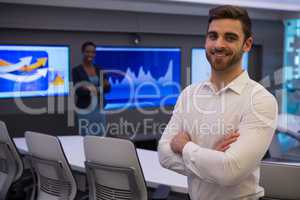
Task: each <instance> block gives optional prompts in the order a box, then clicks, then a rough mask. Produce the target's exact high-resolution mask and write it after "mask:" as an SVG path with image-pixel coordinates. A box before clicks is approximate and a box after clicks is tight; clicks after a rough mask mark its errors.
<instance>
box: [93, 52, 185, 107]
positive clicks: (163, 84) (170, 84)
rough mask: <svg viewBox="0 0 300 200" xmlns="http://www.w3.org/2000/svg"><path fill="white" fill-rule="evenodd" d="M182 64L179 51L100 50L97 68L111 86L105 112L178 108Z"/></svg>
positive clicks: (106, 97)
mask: <svg viewBox="0 0 300 200" xmlns="http://www.w3.org/2000/svg"><path fill="white" fill-rule="evenodd" d="M180 62H181V50H180V49H179V48H141V47H97V52H96V59H95V65H96V66H98V67H100V68H102V69H104V74H105V77H106V79H107V80H108V82H109V83H110V85H111V90H110V92H109V93H107V94H106V95H105V97H104V98H105V102H106V105H105V109H120V108H143V107H160V106H172V105H175V103H176V100H177V97H178V95H179V93H180V66H181V63H180Z"/></svg>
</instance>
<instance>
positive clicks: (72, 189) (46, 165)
mask: <svg viewBox="0 0 300 200" xmlns="http://www.w3.org/2000/svg"><path fill="white" fill-rule="evenodd" d="M25 139H26V143H27V146H28V150H29V153H30V156H29V157H28V159H29V160H30V164H31V167H32V170H33V171H34V173H35V174H36V180H35V184H36V188H37V197H36V200H73V199H75V197H76V194H77V185H76V182H75V179H74V177H73V175H72V172H71V169H70V166H69V163H68V161H67V159H66V157H65V154H64V151H63V149H62V146H61V143H60V141H59V140H58V138H57V137H54V136H50V135H45V134H41V133H35V132H26V133H25Z"/></svg>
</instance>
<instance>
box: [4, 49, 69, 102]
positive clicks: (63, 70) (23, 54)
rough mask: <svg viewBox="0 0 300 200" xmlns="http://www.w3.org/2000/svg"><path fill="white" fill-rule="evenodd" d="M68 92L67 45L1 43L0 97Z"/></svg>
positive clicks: (51, 94) (63, 93)
mask: <svg viewBox="0 0 300 200" xmlns="http://www.w3.org/2000/svg"><path fill="white" fill-rule="evenodd" d="M68 93H69V47H68V46H29V45H0V98H11V97H29V96H56V95H67V94H68Z"/></svg>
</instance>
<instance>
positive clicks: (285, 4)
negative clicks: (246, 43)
mask: <svg viewBox="0 0 300 200" xmlns="http://www.w3.org/2000/svg"><path fill="white" fill-rule="evenodd" d="M0 3H9V4H27V5H39V6H56V7H69V8H85V9H104V10H119V11H133V12H150V13H166V14H182V15H200V16H206V15H207V14H208V10H209V9H210V8H212V7H213V6H215V5H222V4H233V5H239V6H243V7H247V8H249V9H248V11H249V14H250V17H252V18H257V19H270V20H280V19H285V18H289V17H298V15H299V14H298V11H300V0H281V1H280V0H230V1H229V0H0Z"/></svg>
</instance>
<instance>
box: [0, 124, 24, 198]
mask: <svg viewBox="0 0 300 200" xmlns="http://www.w3.org/2000/svg"><path fill="white" fill-rule="evenodd" d="M22 174H23V162H22V159H21V157H20V155H19V153H18V151H17V148H16V146H15V144H14V142H13V141H12V139H11V138H10V135H9V134H8V131H7V128H6V125H5V123H4V122H2V121H0V199H1V200H2V199H3V200H4V199H6V197H7V194H8V192H9V189H10V187H11V185H12V184H13V183H15V182H16V181H17V180H19V179H20V178H21V176H22Z"/></svg>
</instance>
